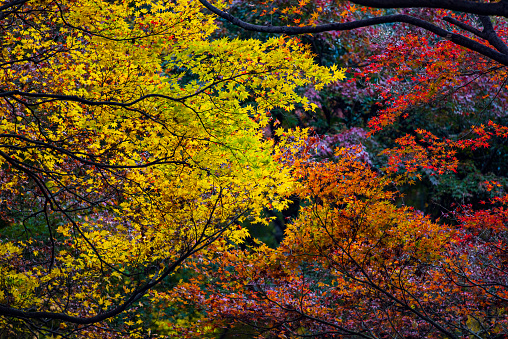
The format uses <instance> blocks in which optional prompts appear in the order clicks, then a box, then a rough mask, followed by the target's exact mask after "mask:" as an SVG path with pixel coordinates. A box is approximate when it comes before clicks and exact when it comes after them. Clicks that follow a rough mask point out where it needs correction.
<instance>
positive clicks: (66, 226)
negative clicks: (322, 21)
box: [0, 0, 343, 338]
mask: <svg viewBox="0 0 508 339" xmlns="http://www.w3.org/2000/svg"><path fill="white" fill-rule="evenodd" d="M0 11H1V14H0V20H1V21H0V29H1V39H2V56H1V58H2V61H1V64H2V69H1V71H0V74H1V75H0V76H1V79H2V81H1V82H2V85H1V88H0V97H1V104H0V107H1V111H0V112H1V113H0V121H1V124H0V178H1V179H0V199H1V200H0V207H1V213H0V218H1V219H0V257H1V262H0V266H1V270H2V275H1V276H0V324H1V326H0V327H1V328H2V330H1V332H0V333H2V335H4V336H5V335H7V336H12V335H14V334H20V333H32V334H34V335H37V334H38V333H42V334H43V335H56V334H63V335H69V336H72V335H76V333H80V335H82V336H84V335H86V334H88V335H90V336H97V337H101V338H103V337H106V336H115V335H119V336H125V335H130V336H136V335H141V334H142V333H143V331H145V330H146V329H147V326H148V325H149V324H146V323H143V318H142V317H141V309H142V308H143V303H147V299H146V298H144V296H145V295H146V294H147V293H148V292H149V291H153V290H154V289H157V286H159V285H160V284H161V283H163V282H164V281H168V277H170V276H171V275H172V274H174V273H175V271H176V270H177V268H178V267H180V266H181V265H182V263H183V262H185V260H187V259H188V258H190V257H192V256H194V255H196V253H198V252H202V251H207V250H208V248H210V246H212V244H213V243H215V242H216V240H217V239H219V238H220V239H228V240H227V241H229V242H231V243H239V242H241V241H242V239H243V238H244V237H245V236H246V231H245V230H244V229H242V228H241V227H240V226H239V222H240V221H242V220H245V219H246V218H254V219H255V220H258V221H262V222H265V221H264V219H262V217H261V215H260V212H261V211H262V209H263V208H264V207H265V206H268V205H270V206H275V207H276V208H283V206H285V204H286V201H285V199H284V198H283V196H284V195H285V192H286V191H287V190H288V189H289V188H290V187H291V186H292V185H293V180H292V179H291V178H290V176H289V172H288V170H287V169H284V168H282V167H281V166H280V165H279V164H277V163H276V162H274V160H273V157H272V152H273V143H272V142H271V141H267V140H264V139H263V138H262V136H261V132H260V127H261V126H263V125H265V124H266V123H267V121H268V119H269V116H268V115H267V112H269V110H270V109H272V108H273V107H281V108H283V109H291V108H292V107H293V105H294V103H300V104H302V105H304V107H306V108H307V109H312V106H311V105H310V103H309V102H308V101H307V100H306V98H304V97H302V96H300V95H298V94H297V93H296V88H297V87H298V86H303V85H305V84H307V83H315V84H316V86H322V84H325V83H328V82H331V81H335V80H337V79H340V78H342V77H343V71H341V70H337V68H333V69H327V68H324V67H319V66H316V65H315V64H314V63H313V61H312V58H310V55H309V52H308V50H307V49H306V48H304V47H302V46H300V45H298V43H297V42H296V41H295V40H294V39H287V38H276V39H270V40H269V41H266V42H264V43H261V42H259V41H255V40H248V41H241V40H228V39H220V40H212V39H210V38H209V36H210V34H211V33H212V32H213V31H214V30H215V29H216V26H215V24H214V17H213V16H210V15H205V14H203V13H202V11H201V9H200V6H198V5H197V3H195V2H188V1H178V2H173V3H171V4H169V3H165V2H159V1H137V2H136V3H127V2H111V1H95V0H93V1H89V0H74V1H70V2H69V1H68V2H65V3H63V2H60V1H53V0H45V1H37V2H31V1H22V0H19V1H10V2H7V3H5V4H4V5H2V6H1V7H0ZM288 61H290V62H288ZM152 297H153V302H155V301H157V300H158V299H157V293H152Z"/></svg>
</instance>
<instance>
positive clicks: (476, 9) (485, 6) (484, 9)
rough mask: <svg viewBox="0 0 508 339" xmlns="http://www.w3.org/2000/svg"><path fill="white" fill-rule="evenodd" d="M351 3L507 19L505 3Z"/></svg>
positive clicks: (428, 0)
mask: <svg viewBox="0 0 508 339" xmlns="http://www.w3.org/2000/svg"><path fill="white" fill-rule="evenodd" d="M350 1H351V2H352V3H355V4H357V5H362V6H366V7H376V8H424V7H425V8H441V9H449V10H451V11H457V12H464V13H471V14H478V15H493V16H504V17H507V18H508V3H506V2H505V1H499V2H489V3H479V2H478V1H463V0H350Z"/></svg>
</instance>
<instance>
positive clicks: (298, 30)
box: [199, 0, 508, 66]
mask: <svg viewBox="0 0 508 339" xmlns="http://www.w3.org/2000/svg"><path fill="white" fill-rule="evenodd" d="M199 2H201V3H202V4H203V5H204V6H205V7H206V8H208V9H209V10H210V11H211V12H213V13H214V14H216V15H218V16H219V17H221V18H223V19H225V20H227V21H229V22H231V23H232V24H234V25H236V26H239V27H241V28H243V29H245V30H248V31H255V32H263V33H278V34H281V33H282V34H288V35H297V34H307V33H321V32H328V31H349V30H353V29H357V28H362V27H369V26H375V25H380V24H391V23H399V22H400V23H406V24H410V25H413V26H417V27H420V28H423V29H425V30H427V31H429V32H432V33H434V34H436V35H438V36H440V37H442V38H445V39H447V40H450V41H451V42H453V43H455V44H457V45H459V46H462V47H465V48H467V49H469V50H472V51H475V52H477V53H480V54H481V55H483V56H486V57H487V58H490V59H492V60H495V61H497V62H499V63H501V64H503V65H506V66H508V55H506V54H503V53H500V52H498V51H496V50H495V49H492V48H490V47H488V46H485V45H483V44H481V43H479V42H477V41H474V40H472V39H469V38H467V37H465V36H462V35H460V34H456V33H452V32H449V31H447V30H445V29H443V28H441V27H439V26H436V25H434V24H432V23H430V22H428V21H425V20H421V19H418V18H415V17H413V16H410V15H405V14H395V15H386V16H381V17H375V18H368V19H363V20H357V21H352V22H338V23H331V24H324V25H316V26H304V27H291V26H261V25H253V24H249V23H247V22H245V21H242V20H240V19H238V18H236V17H234V16H232V15H231V14H229V13H226V12H224V11H221V10H220V9H218V8H217V7H215V6H213V5H212V4H210V2H208V1H207V0H199ZM365 2H368V1H365ZM373 2H377V1H373ZM380 2H382V1H380ZM393 2H397V1H393ZM399 2H404V1H399ZM421 2H423V1H421ZM429 2H432V1H429ZM413 7H415V6H413ZM417 7H418V6H417ZM507 13H508V9H507Z"/></svg>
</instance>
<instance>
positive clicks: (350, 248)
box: [173, 135, 508, 338]
mask: <svg viewBox="0 0 508 339" xmlns="http://www.w3.org/2000/svg"><path fill="white" fill-rule="evenodd" d="M299 138H300V136H298V135H296V136H291V137H290V138H289V139H286V141H284V142H285V143H286V144H285V147H286V149H285V151H284V153H283V154H281V161H283V162H284V163H285V164H286V166H288V165H290V166H291V167H292V170H293V175H294V176H295V177H296V178H299V179H300V182H301V186H300V187H298V188H296V190H295V193H297V194H299V196H300V197H301V198H302V199H306V202H307V205H306V206H305V207H302V209H301V211H300V215H299V217H298V218H297V219H296V220H294V221H293V222H291V223H290V225H288V229H287V230H286V237H285V239H284V241H283V243H282V244H281V246H280V247H279V248H277V249H270V248H268V247H266V246H264V245H260V246H258V247H256V248H253V249H252V250H250V251H248V250H247V251H245V250H244V251H242V250H236V251H232V252H231V253H228V254H227V255H225V256H223V257H220V258H217V257H211V258H208V259H204V260H202V261H199V262H195V263H194V264H193V265H194V266H193V267H194V268H195V269H197V270H201V271H203V272H206V273H203V274H202V275H200V277H206V278H203V280H200V279H199V278H196V279H194V281H193V282H192V283H189V284H187V285H184V286H181V287H179V290H180V295H179V296H177V297H175V298H176V300H173V302H175V301H176V302H180V301H181V300H185V301H186V302H190V303H194V304H195V305H196V307H200V308H201V309H203V310H204V314H206V317H205V318H204V319H202V320H201V321H202V323H203V324H204V325H202V326H204V327H205V326H216V327H219V328H230V329H232V331H234V330H235V328H236V331H242V330H243V331H245V329H244V328H243V327H241V324H247V325H249V326H250V327H251V331H252V332H251V333H255V334H258V335H260V337H269V338H270V337H280V338H285V337H288V336H290V337H302V338H305V337H319V338H335V337H337V338H342V337H361V338H380V337H382V338H401V337H403V338H422V337H425V338H444V337H446V338H464V337H469V336H473V337H478V338H500V337H503V336H505V335H506V333H507V331H508V322H507V317H506V313H505V307H506V296H507V294H508V289H507V286H508V285H507V282H508V275H507V274H506V258H507V257H506V245H507V244H506V239H507V238H506V211H505V210H504V209H502V208H501V210H497V211H493V210H491V212H494V213H493V214H491V213H488V212H487V213H485V212H484V213H479V214H475V215H473V216H472V215H471V214H470V213H461V214H460V216H458V217H459V218H460V219H461V220H460V222H461V224H460V225H461V226H460V227H452V226H449V225H442V224H438V223H434V222H432V221H430V219H429V218H428V217H425V216H424V215H423V214H422V213H419V212H418V211H415V210H414V209H411V208H408V207H397V206H395V204H394V202H393V201H394V198H395V197H396V195H397V194H396V192H394V191H392V190H390V189H389V187H390V186H392V185H393V184H394V183H397V182H398V181H399V180H401V179H403V178H402V177H392V176H380V175H378V174H377V173H375V171H373V170H372V169H370V168H369V166H368V165H366V164H365V163H363V162H361V161H360V159H359V158H358V151H359V149H358V148H349V149H345V148H342V149H337V151H336V154H335V155H336V157H337V159H336V161H334V162H332V161H328V162H327V161H316V160H315V158H314V156H315V151H314V150H315V147H314V143H315V142H316V141H319V139H316V138H310V139H309V138H307V139H306V140H298V139H299ZM291 139H292V140H291ZM288 141H290V142H289V143H287V142H288ZM288 159H291V160H288ZM504 200H506V198H504ZM500 216H502V219H500ZM489 218H493V219H494V220H495V221H494V220H490V221H489ZM210 266H211V267H213V269H210ZM233 333H235V332H233Z"/></svg>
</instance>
